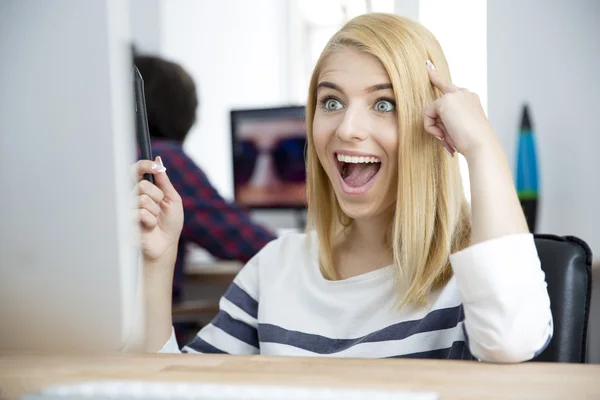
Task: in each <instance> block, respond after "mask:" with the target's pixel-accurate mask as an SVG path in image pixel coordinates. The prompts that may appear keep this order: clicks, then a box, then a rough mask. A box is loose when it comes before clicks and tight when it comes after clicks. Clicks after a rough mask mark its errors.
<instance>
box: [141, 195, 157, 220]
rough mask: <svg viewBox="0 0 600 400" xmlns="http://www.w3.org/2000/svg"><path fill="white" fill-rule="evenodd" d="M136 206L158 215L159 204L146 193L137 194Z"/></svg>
mask: <svg viewBox="0 0 600 400" xmlns="http://www.w3.org/2000/svg"><path fill="white" fill-rule="evenodd" d="M136 200H137V203H138V208H139V209H140V210H141V209H145V210H148V211H150V213H151V214H152V215H154V216H155V217H158V215H159V214H160V206H159V205H158V204H157V203H155V202H154V200H152V199H151V198H150V196H148V195H147V194H142V195H139V196H137V199H136Z"/></svg>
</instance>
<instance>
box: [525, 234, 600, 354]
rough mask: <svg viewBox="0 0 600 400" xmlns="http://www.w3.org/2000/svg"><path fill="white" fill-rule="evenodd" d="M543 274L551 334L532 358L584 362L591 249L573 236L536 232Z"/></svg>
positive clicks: (590, 278) (590, 282)
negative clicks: (550, 315) (550, 310)
mask: <svg viewBox="0 0 600 400" xmlns="http://www.w3.org/2000/svg"><path fill="white" fill-rule="evenodd" d="M535 245H536V247H537V251H538V255H539V257H540V261H541V263H542V270H543V271H544V273H545V274H546V282H547V284H548V295H549V296H550V308H551V309H552V317H553V319H554V336H553V337H552V340H551V341H550V343H549V344H548V347H547V348H546V349H545V350H544V351H543V352H542V353H541V354H540V355H538V356H537V357H536V358H534V359H533V361H554V362H571V363H584V362H585V355H586V337H587V324H588V317H589V310H590V299H591V293H592V252H591V250H590V248H589V246H588V245H587V244H586V243H585V242H584V241H583V240H581V239H578V238H576V237H573V236H565V237H561V236H554V235H541V234H536V235H535Z"/></svg>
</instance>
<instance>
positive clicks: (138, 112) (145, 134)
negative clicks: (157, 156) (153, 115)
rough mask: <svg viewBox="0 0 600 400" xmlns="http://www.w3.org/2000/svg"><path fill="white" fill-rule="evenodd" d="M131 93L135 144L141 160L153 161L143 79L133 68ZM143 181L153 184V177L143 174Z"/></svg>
mask: <svg viewBox="0 0 600 400" xmlns="http://www.w3.org/2000/svg"><path fill="white" fill-rule="evenodd" d="M133 92H134V93H135V130H136V138H137V144H138V146H139V147H140V151H141V153H142V159H143V160H153V158H152V146H151V144H150V129H149V128H148V114H147V112H146V96H145V94H144V79H143V78H142V74H141V73H140V70H139V69H138V68H137V67H136V66H135V65H134V66H133ZM144 179H146V180H147V181H150V182H152V183H154V175H152V174H144Z"/></svg>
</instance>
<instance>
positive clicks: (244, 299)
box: [224, 283, 258, 318]
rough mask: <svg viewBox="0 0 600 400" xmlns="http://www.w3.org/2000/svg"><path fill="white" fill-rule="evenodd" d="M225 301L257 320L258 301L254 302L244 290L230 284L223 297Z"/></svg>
mask: <svg viewBox="0 0 600 400" xmlns="http://www.w3.org/2000/svg"><path fill="white" fill-rule="evenodd" d="M224 297H225V298H226V299H227V300H229V301H230V302H232V303H233V304H235V305H236V306H238V307H239V308H240V309H242V310H244V311H245V312H246V313H247V314H248V315H249V316H251V317H252V318H258V301H256V300H254V299H253V298H252V297H250V295H249V294H248V293H246V291H244V289H242V288H241V287H239V286H238V285H236V284H235V283H232V284H231V285H229V288H228V289H227V292H225V296H224Z"/></svg>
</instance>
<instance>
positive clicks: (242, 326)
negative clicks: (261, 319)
mask: <svg viewBox="0 0 600 400" xmlns="http://www.w3.org/2000/svg"><path fill="white" fill-rule="evenodd" d="M211 324H213V325H214V326H216V327H217V328H219V329H221V330H223V331H225V332H227V333H228V334H229V335H231V336H233V337H234V338H237V339H239V340H241V341H242V342H244V343H247V344H249V345H250V346H253V347H256V348H257V349H258V348H259V347H258V332H256V328H254V327H253V326H250V325H248V324H247V323H245V322H243V321H240V320H237V319H234V318H232V317H231V315H229V314H227V313H226V312H225V311H223V310H221V311H219V313H218V314H217V316H216V317H215V318H214V319H213V320H212V321H211Z"/></svg>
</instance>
